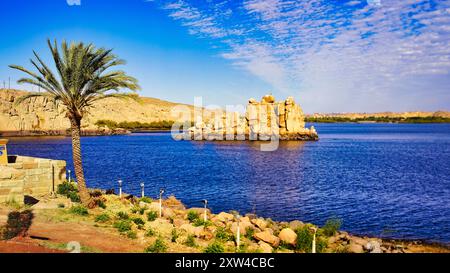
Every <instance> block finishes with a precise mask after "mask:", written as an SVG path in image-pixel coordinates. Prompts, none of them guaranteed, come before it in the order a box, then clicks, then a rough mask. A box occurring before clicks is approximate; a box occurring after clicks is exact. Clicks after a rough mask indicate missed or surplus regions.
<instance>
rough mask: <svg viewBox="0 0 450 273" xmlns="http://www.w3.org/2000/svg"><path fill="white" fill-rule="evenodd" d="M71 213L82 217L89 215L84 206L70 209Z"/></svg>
mask: <svg viewBox="0 0 450 273" xmlns="http://www.w3.org/2000/svg"><path fill="white" fill-rule="evenodd" d="M69 212H70V213H72V214H75V215H80V216H87V215H89V212H88V210H87V208H85V207H83V206H73V207H71V208H70V209H69Z"/></svg>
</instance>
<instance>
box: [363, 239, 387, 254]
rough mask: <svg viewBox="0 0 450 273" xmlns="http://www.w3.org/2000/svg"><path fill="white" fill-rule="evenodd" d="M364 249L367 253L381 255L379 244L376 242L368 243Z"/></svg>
mask: <svg viewBox="0 0 450 273" xmlns="http://www.w3.org/2000/svg"><path fill="white" fill-rule="evenodd" d="M364 249H365V250H367V251H369V252H370V253H383V250H382V249H381V244H380V242H378V241H369V242H368V243H367V244H366V245H365V246H364Z"/></svg>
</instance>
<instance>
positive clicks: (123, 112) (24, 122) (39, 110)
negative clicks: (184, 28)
mask: <svg viewBox="0 0 450 273" xmlns="http://www.w3.org/2000/svg"><path fill="white" fill-rule="evenodd" d="M26 93H27V92H26V91H19V90H11V89H0V135H4V136H14V135H64V134H69V133H70V132H69V131H67V130H68V129H69V128H70V124H69V121H68V119H67V118H66V116H65V115H66V112H65V109H64V106H63V105H61V104H60V103H56V104H55V103H54V102H53V101H52V100H51V99H49V98H45V97H35V98H31V99H29V100H26V101H24V102H23V103H21V104H19V105H16V104H15V101H16V100H17V98H19V97H21V96H23V95H24V94H26ZM177 105H179V104H176V103H171V102H167V101H162V100H158V99H153V98H144V97H139V100H137V101H136V100H132V99H128V100H121V99H117V98H109V99H105V100H103V101H99V102H98V103H96V105H95V106H94V107H93V108H91V109H90V112H89V113H88V114H87V115H86V116H85V117H84V118H83V120H82V124H81V125H82V132H83V133H84V134H89V135H95V134H99V135H109V134H116V133H118V134H122V133H126V132H127V131H125V130H120V129H118V130H117V129H116V130H110V129H108V128H99V127H98V126H96V125H95V123H96V122H97V121H98V120H112V121H116V122H122V121H128V122H135V121H140V122H154V121H162V120H173V119H172V117H171V110H172V108H173V107H174V106H177ZM188 107H190V106H188Z"/></svg>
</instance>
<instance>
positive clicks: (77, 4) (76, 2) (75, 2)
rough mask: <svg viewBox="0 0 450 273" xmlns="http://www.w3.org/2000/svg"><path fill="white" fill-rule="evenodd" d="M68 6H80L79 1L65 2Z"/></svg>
mask: <svg viewBox="0 0 450 273" xmlns="http://www.w3.org/2000/svg"><path fill="white" fill-rule="evenodd" d="M66 2H67V5H69V6H81V0H66Z"/></svg>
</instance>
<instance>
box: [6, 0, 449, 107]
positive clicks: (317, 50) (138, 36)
mask: <svg viewBox="0 0 450 273" xmlns="http://www.w3.org/2000/svg"><path fill="white" fill-rule="evenodd" d="M0 10H1V11H2V15H1V16H0V23H1V26H2V28H1V29H2V31H1V36H2V38H1V41H0V81H2V82H3V81H6V82H7V81H8V77H11V78H12V80H13V84H12V87H16V88H18V87H19V86H17V85H16V84H15V83H14V81H15V80H17V79H18V78H19V77H20V74H19V73H18V72H15V71H13V70H11V69H9V68H8V67H7V65H9V64H20V65H25V66H28V67H29V62H28V59H29V58H30V57H31V55H32V50H33V49H34V50H36V51H38V52H39V53H40V54H41V55H43V56H44V57H45V58H48V49H47V48H46V42H45V40H46V39H47V38H51V39H58V40H62V39H66V40H69V41H70V40H76V41H80V40H81V41H86V42H93V43H95V44H96V45H98V46H104V47H110V48H114V50H115V53H116V54H118V55H119V56H120V57H121V58H124V59H126V60H127V61H128V64H127V65H126V66H125V67H123V69H125V70H126V71H127V72H128V73H129V74H131V75H133V76H135V77H137V78H138V79H139V81H140V84H141V86H142V87H143V90H142V91H141V94H142V95H144V96H152V97H157V98H161V99H166V100H170V101H177V102H184V103H193V98H194V96H202V97H203V100H204V103H205V104H216V105H221V106H224V105H226V104H245V103H246V101H247V99H248V98H250V97H255V98H257V99H259V98H260V97H261V96H262V95H264V94H265V93H267V92H272V93H273V94H274V95H275V96H276V97H277V98H278V99H284V98H286V97H287V96H294V97H295V99H296V101H298V102H300V104H301V105H302V107H303V108H304V110H305V111H306V112H308V113H312V112H352V111H358V112H363V111H364V112H375V111H412V110H428V111H434V110H450V46H449V44H450V3H449V1H421V0H418V1H411V0H404V1H394V0H361V1H360V0H348V1H337V0H336V1H331V0H330V1H325V0H321V1H319V0H309V1H306V0H305V1H293V0H284V1H283V0H218V1H214V0H195V1H194V0H153V1H145V0H81V1H78V0H39V1H28V0H1V1H0ZM2 82H0V84H1V85H3V83H2ZM21 88H27V89H28V88H29V87H27V86H22V87H21Z"/></svg>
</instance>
